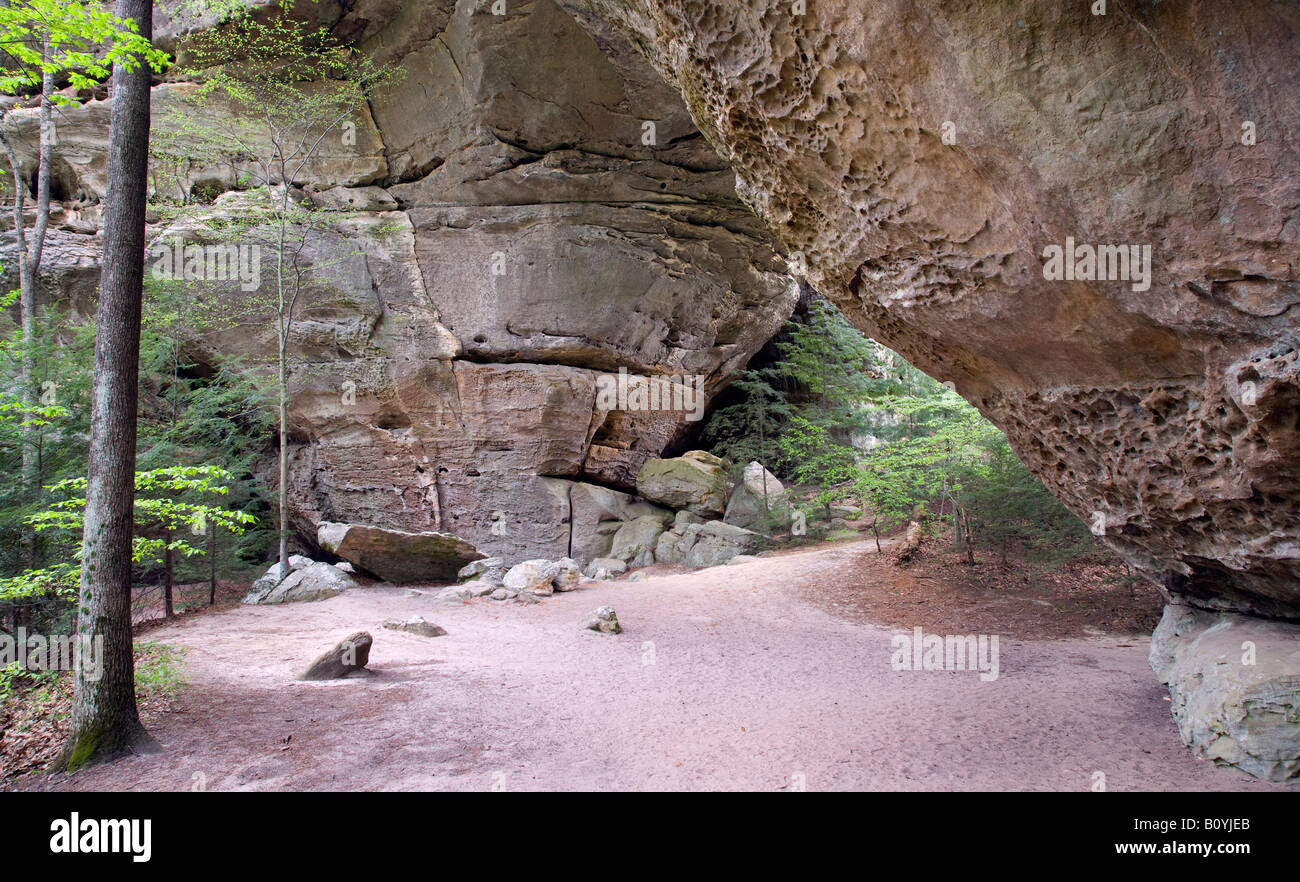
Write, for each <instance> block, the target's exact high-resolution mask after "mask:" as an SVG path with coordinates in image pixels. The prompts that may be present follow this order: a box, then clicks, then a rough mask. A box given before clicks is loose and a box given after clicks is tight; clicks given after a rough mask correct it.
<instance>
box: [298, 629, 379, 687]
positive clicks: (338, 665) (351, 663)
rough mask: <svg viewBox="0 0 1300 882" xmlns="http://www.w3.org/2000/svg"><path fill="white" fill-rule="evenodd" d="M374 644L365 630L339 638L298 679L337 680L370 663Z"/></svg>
mask: <svg viewBox="0 0 1300 882" xmlns="http://www.w3.org/2000/svg"><path fill="white" fill-rule="evenodd" d="M373 644H374V638H372V637H371V636H370V635H369V634H367V633H366V632H365V631H358V632H356V633H355V634H353V635H351V636H350V637H347V638H346V639H344V640H340V641H339V642H338V643H337V644H335V646H334V647H333V648H332V649H329V650H327V651H326V652H325V653H323V654H322V655H321V656H320V657H319V658H317V659H316V660H315V661H314V662H312V663H311V665H310V666H308V668H307V670H305V671H303V672H302V674H300V675H299V676H298V679H299V680H337V679H339V678H340V677H346V676H347V675H348V674H351V673H352V672H353V671H359V670H361V669H362V668H364V667H365V666H366V665H367V664H369V663H370V647H371V646H372V645H373Z"/></svg>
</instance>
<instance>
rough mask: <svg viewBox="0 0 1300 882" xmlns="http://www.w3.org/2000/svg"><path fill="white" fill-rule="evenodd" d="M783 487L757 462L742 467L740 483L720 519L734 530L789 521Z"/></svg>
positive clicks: (788, 508) (774, 476) (734, 489)
mask: <svg viewBox="0 0 1300 882" xmlns="http://www.w3.org/2000/svg"><path fill="white" fill-rule="evenodd" d="M789 512H790V503H789V500H788V499H787V498H786V492H785V487H784V486H783V485H782V484H781V482H780V481H778V480H777V478H776V475H774V474H772V473H771V472H769V471H768V470H767V469H766V468H764V467H763V464H762V463H760V462H751V463H750V464H749V465H747V466H745V471H744V473H743V474H742V476H741V479H740V482H739V483H738V484H736V486H735V488H733V489H732V491H731V498H730V499H728V500H727V512H726V514H725V515H723V518H722V520H723V521H725V522H726V523H728V524H732V525H734V526H737V527H746V528H748V527H754V526H766V525H768V524H770V523H771V522H773V521H774V520H780V521H784V520H786V519H788V518H789Z"/></svg>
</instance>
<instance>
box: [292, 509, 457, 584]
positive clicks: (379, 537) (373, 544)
mask: <svg viewBox="0 0 1300 882" xmlns="http://www.w3.org/2000/svg"><path fill="white" fill-rule="evenodd" d="M316 543H317V544H318V545H320V547H321V548H323V549H325V550H326V551H328V552H330V553H331V554H337V555H338V556H339V557H341V558H344V559H346V560H348V561H350V562H351V563H352V564H354V565H355V566H358V567H360V568H361V569H363V570H365V571H366V572H368V573H373V574H374V575H376V576H378V577H379V578H381V579H383V580H384V581H386V582H396V583H397V584H399V585H400V584H403V583H407V582H438V581H442V580H444V579H454V578H456V576H457V574H458V573H460V572H461V570H462V568H464V567H465V566H466V564H468V563H469V562H470V561H472V560H474V559H475V558H478V557H481V555H480V554H479V553H478V551H477V550H476V549H475V548H474V546H472V545H470V544H469V543H468V542H466V541H465V540H463V539H461V538H460V537H458V536H452V535H450V534H448V533H432V532H429V533H407V532H404V531H402V530H386V529H384V528H382V527H370V526H365V525H363V524H334V523H329V522H325V523H322V524H321V525H320V527H319V528H318V529H317V533H316Z"/></svg>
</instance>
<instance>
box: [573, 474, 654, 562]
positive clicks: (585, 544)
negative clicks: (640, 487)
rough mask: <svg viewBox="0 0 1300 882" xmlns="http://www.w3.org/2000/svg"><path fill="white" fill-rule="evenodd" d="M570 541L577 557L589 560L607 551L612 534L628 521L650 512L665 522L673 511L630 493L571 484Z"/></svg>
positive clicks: (612, 537)
mask: <svg viewBox="0 0 1300 882" xmlns="http://www.w3.org/2000/svg"><path fill="white" fill-rule="evenodd" d="M569 511H570V526H571V534H572V541H571V542H570V545H569V553H570V554H571V555H573V557H575V558H577V559H578V560H592V559H594V558H597V557H605V556H607V555H609V553H610V547H611V545H612V544H613V539H614V534H615V533H617V532H618V530H619V528H620V527H622V526H623V524H624V523H626V522H628V521H633V520H636V519H637V518H640V517H647V516H653V517H657V518H659V519H661V520H662V521H663V522H664V523H667V522H669V521H671V520H672V517H673V513H672V511H671V510H669V509H665V508H661V507H659V506H657V505H654V504H652V503H650V502H646V501H645V500H644V499H638V498H637V497H636V496H633V495H632V494H631V493H622V492H620V491H618V490H611V489H609V488H608V487H600V486H597V485H595V484H574V485H573V487H572V489H571V490H570V491H569Z"/></svg>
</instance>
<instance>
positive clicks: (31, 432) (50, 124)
mask: <svg viewBox="0 0 1300 882" xmlns="http://www.w3.org/2000/svg"><path fill="white" fill-rule="evenodd" d="M53 92H54V75H53V74H52V73H49V72H46V73H45V74H44V75H43V76H42V78H41V104H40V108H41V111H40V137H41V144H40V154H39V160H38V162H39V165H38V166H37V169H36V227H35V229H34V231H33V233H32V238H31V247H30V248H29V247H28V239H27V230H26V218H25V217H24V216H23V208H24V201H25V200H24V198H23V197H24V196H25V192H24V189H25V188H24V185H23V179H22V175H21V174H20V172H19V168H18V158H17V157H16V156H15V155H14V152H13V148H12V146H11V145H10V144H9V142H8V141H7V140H6V141H5V142H4V149H5V154H6V155H7V156H8V158H9V169H10V171H11V173H12V174H13V178H14V237H15V240H16V244H17V250H18V314H19V325H20V327H21V333H22V365H21V371H22V401H23V404H25V405H28V406H31V405H33V404H35V402H36V398H35V394H36V388H35V382H36V354H35V352H34V351H33V347H34V346H35V337H36V333H35V331H36V279H37V277H38V276H39V274H40V269H41V253H42V252H43V251H44V249H45V231H46V229H47V228H48V227H49V223H50V165H51V163H52V161H53V160H52V157H53V153H54V117H53V111H52V105H51V103H50V95H52V94H53ZM36 432H37V429H36V427H35V426H23V427H22V464H21V466H20V468H21V471H22V475H21V478H22V483H23V491H24V493H25V495H26V496H27V497H28V498H29V499H34V498H35V497H36V495H37V494H38V493H39V492H40V483H41V482H40V475H39V471H38V468H37V463H38V457H37V453H36ZM21 548H22V550H21V557H22V563H23V566H25V567H27V568H28V569H33V568H35V567H36V564H37V558H36V531H35V530H32V529H24V530H23V532H22V547H21Z"/></svg>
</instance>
